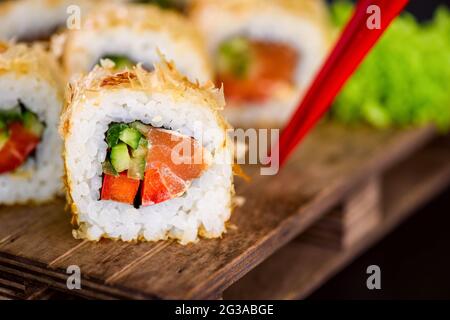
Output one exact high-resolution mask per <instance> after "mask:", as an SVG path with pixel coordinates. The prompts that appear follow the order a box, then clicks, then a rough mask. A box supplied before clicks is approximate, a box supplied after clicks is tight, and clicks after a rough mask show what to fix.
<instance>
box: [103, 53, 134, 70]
mask: <svg viewBox="0 0 450 320" xmlns="http://www.w3.org/2000/svg"><path fill="white" fill-rule="evenodd" d="M102 59H109V60H111V61H112V62H114V64H115V66H114V68H115V69H125V68H127V67H128V68H131V67H132V66H134V65H135V63H134V62H133V61H132V60H131V59H129V58H128V57H126V56H121V55H106V56H103V58H102Z"/></svg>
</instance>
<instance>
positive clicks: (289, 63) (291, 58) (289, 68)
mask: <svg viewBox="0 0 450 320" xmlns="http://www.w3.org/2000/svg"><path fill="white" fill-rule="evenodd" d="M249 45H250V50H251V57H252V58H251V62H250V68H249V71H248V73H247V75H245V76H244V77H241V78H239V77H236V76H235V75H233V74H231V73H226V74H220V75H219V79H218V80H219V83H223V85H224V88H225V96H226V98H227V99H229V100H232V101H236V102H263V101H265V100H266V99H268V98H270V97H271V96H273V93H274V91H275V90H276V89H277V88H279V87H280V86H286V85H290V84H291V83H292V82H293V80H294V71H295V68H296V66H297V64H298V61H299V55H298V53H297V52H296V50H294V49H293V48H292V47H290V46H289V45H286V44H282V43H271V42H263V41H253V40H252V41H250V40H249Z"/></svg>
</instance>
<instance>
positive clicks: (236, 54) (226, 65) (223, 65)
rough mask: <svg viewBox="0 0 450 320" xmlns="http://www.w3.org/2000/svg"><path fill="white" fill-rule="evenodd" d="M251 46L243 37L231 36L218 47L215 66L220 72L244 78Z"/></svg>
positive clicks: (248, 67)
mask: <svg viewBox="0 0 450 320" xmlns="http://www.w3.org/2000/svg"><path fill="white" fill-rule="evenodd" d="M251 59H252V57H251V48H250V44H249V42H248V41H247V40H246V39H245V38H241V37H238V38H233V39H230V40H228V41H226V42H223V43H222V44H221V45H220V47H219V52H218V57H217V67H218V70H219V72H220V73H223V74H232V75H234V76H235V77H238V78H244V77H245V76H246V75H247V74H248V72H249V69H250V63H251Z"/></svg>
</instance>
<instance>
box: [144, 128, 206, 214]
mask: <svg viewBox="0 0 450 320" xmlns="http://www.w3.org/2000/svg"><path fill="white" fill-rule="evenodd" d="M147 139H148V141H149V150H148V153H147V164H146V172H145V177H144V182H143V185H142V191H141V198H142V199H141V200H142V205H143V206H148V205H152V204H156V203H160V202H163V201H167V200H170V199H173V198H176V197H179V196H181V195H182V194H183V193H185V192H186V190H187V188H188V187H189V185H190V183H191V182H192V180H194V179H196V178H198V177H200V175H201V174H202V173H203V172H204V170H206V169H207V168H208V165H209V158H210V157H211V155H210V154H209V152H208V151H207V150H205V149H204V148H203V147H202V146H201V145H200V144H199V143H198V142H197V141H195V140H194V139H193V138H191V137H188V136H183V135H180V134H177V133H173V132H170V131H168V130H162V129H155V128H151V129H149V131H148V133H147Z"/></svg>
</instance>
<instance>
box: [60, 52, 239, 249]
mask: <svg viewBox="0 0 450 320" xmlns="http://www.w3.org/2000/svg"><path fill="white" fill-rule="evenodd" d="M69 88H70V89H69V92H68V95H67V98H68V105H67V108H66V109H65V111H64V112H63V115H62V119H61V127H60V132H61V134H62V135H63V137H64V140H65V142H64V146H65V151H64V161H65V168H66V177H67V181H66V185H67V199H68V202H69V204H70V208H71V211H72V214H73V219H72V223H73V224H74V225H75V230H74V231H73V234H74V236H75V237H76V238H83V239H89V240H99V239H100V238H102V237H107V238H113V239H121V240H124V241H131V240H146V241H156V240H161V239H168V238H174V239H178V240H179V241H180V243H182V244H186V243H189V242H193V241H196V240H197V239H198V237H199V236H201V237H207V238H214V237H219V236H221V235H222V233H224V232H225V222H226V221H227V220H228V219H229V218H230V214H231V200H232V196H233V194H234V188H233V170H232V168H233V165H232V158H233V155H232V149H233V148H232V146H231V141H230V139H229V138H228V135H227V133H226V129H227V128H228V125H227V123H226V122H225V120H224V119H223V118H222V116H221V115H220V113H219V111H220V109H222V108H223V105H224V98H223V93H222V91H220V90H218V89H215V88H214V86H213V85H212V84H209V85H207V86H200V85H198V84H194V83H192V82H190V81H188V80H187V78H186V77H184V76H182V75H181V74H179V73H178V71H176V69H175V68H174V66H173V65H172V64H168V63H166V62H164V61H162V62H159V63H157V64H156V65H155V68H154V70H153V71H152V72H149V71H147V70H145V69H143V68H141V67H133V68H132V69H128V70H122V71H117V70H116V69H114V68H113V66H112V65H109V63H102V67H99V66H97V67H95V68H94V70H93V71H92V72H91V73H90V74H88V75H87V76H86V77H84V78H79V79H73V82H72V83H71V84H70V85H69ZM181 147H182V148H183V150H184V151H180V150H181V149H180V148H181ZM184 148H186V149H184Z"/></svg>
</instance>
